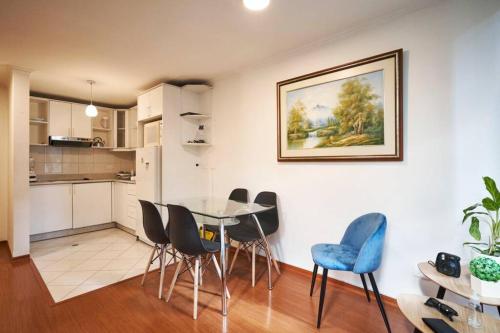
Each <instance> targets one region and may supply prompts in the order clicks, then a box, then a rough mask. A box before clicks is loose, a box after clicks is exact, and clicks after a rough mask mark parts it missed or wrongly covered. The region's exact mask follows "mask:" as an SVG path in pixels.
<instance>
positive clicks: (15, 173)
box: [7, 69, 30, 257]
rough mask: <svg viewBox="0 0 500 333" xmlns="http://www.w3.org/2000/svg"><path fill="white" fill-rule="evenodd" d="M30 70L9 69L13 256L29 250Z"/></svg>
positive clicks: (10, 209) (10, 213)
mask: <svg viewBox="0 0 500 333" xmlns="http://www.w3.org/2000/svg"><path fill="white" fill-rule="evenodd" d="M29 87H30V85H29V73H28V72H25V71H23V70H19V69H12V72H11V77H10V85H9V173H8V175H9V201H8V202H9V207H8V227H7V240H8V242H9V248H10V251H11V254H12V256H13V257H19V256H23V255H26V254H29V245H30V244H29V234H30V201H29V181H28V177H27V172H28V170H29V158H28V157H29Z"/></svg>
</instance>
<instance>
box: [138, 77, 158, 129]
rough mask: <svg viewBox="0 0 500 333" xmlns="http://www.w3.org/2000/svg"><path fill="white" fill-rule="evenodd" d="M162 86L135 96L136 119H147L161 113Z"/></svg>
mask: <svg viewBox="0 0 500 333" xmlns="http://www.w3.org/2000/svg"><path fill="white" fill-rule="evenodd" d="M163 106H164V87H163V84H162V85H159V86H157V87H155V88H153V89H151V90H148V91H146V92H145V93H143V94H141V95H139V96H138V97H137V120H138V121H147V120H150V119H155V118H160V117H161V116H162V115H163Z"/></svg>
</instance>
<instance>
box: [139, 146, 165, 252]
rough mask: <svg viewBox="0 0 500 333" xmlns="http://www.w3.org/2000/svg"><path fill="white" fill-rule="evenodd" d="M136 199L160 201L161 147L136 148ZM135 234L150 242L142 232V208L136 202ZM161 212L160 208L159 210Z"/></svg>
mask: <svg viewBox="0 0 500 333" xmlns="http://www.w3.org/2000/svg"><path fill="white" fill-rule="evenodd" d="M135 156H136V157H135V170H136V177H135V182H136V193H137V199H139V200H147V201H151V202H152V203H155V202H161V147H145V148H137V150H136V155H135ZM137 205H138V208H137V225H136V229H135V230H136V234H137V237H139V239H140V240H142V241H144V242H146V243H148V244H152V243H151V242H150V241H149V239H148V238H147V237H146V234H145V233H144V227H143V224H142V208H141V205H140V203H139V201H138V202H137ZM160 213H161V210H160Z"/></svg>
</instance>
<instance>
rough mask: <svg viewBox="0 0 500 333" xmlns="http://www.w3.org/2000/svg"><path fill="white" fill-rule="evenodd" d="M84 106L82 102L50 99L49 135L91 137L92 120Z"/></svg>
mask: <svg viewBox="0 0 500 333" xmlns="http://www.w3.org/2000/svg"><path fill="white" fill-rule="evenodd" d="M85 108H86V105H83V104H76V103H67V102H59V101H50V102H49V114H50V116H49V135H50V136H72V137H79V138H91V137H92V122H91V118H89V117H87V116H86V115H85Z"/></svg>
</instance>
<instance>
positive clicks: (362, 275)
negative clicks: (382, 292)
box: [359, 274, 371, 303]
mask: <svg viewBox="0 0 500 333" xmlns="http://www.w3.org/2000/svg"><path fill="white" fill-rule="evenodd" d="M359 276H361V282H363V288H365V294H366V299H367V300H368V303H369V302H371V299H370V293H369V292H368V287H367V286H366V280H365V275H364V274H359Z"/></svg>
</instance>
